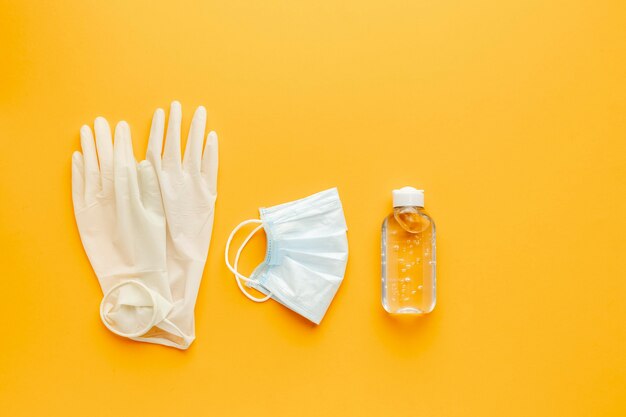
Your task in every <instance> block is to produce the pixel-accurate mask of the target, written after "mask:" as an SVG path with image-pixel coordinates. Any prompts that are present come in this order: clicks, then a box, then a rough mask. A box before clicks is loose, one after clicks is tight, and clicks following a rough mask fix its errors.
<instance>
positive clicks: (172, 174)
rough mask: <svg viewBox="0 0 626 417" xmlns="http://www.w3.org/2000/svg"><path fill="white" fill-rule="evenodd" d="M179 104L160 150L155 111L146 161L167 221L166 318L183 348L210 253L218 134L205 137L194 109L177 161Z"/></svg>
mask: <svg viewBox="0 0 626 417" xmlns="http://www.w3.org/2000/svg"><path fill="white" fill-rule="evenodd" d="M181 118H182V112H181V106H180V103H178V102H176V101H175V102H173V103H172V105H171V107H170V116H169V121H168V126H167V136H166V139H165V150H164V151H163V157H162V158H161V150H162V149H163V133H164V129H165V114H164V112H163V110H162V109H157V110H156V111H155V113H154V117H153V119H152V127H151V130H150V140H149V143H148V151H147V155H146V159H147V160H148V161H150V162H151V163H152V165H153V166H154V168H155V170H156V173H157V177H158V180H159V184H160V186H161V196H162V198H163V206H164V208H165V217H166V219H167V250H166V253H167V271H168V276H169V282H170V289H171V291H172V300H173V301H174V306H173V309H172V312H171V313H170V314H169V316H168V320H169V321H170V322H171V323H172V324H173V325H175V326H176V327H177V328H178V330H179V333H178V334H179V336H181V337H182V339H183V340H181V341H180V342H179V345H178V346H177V347H179V348H183V349H184V348H187V347H188V346H189V345H190V344H191V342H192V341H193V340H194V338H195V325H194V307H195V304H196V298H197V296H198V289H199V287H200V281H201V279H202V272H203V271H204V265H205V263H206V258H207V255H208V251H209V243H210V241H211V232H212V230H213V216H214V207H215V199H216V197H217V135H216V134H215V132H210V133H209V134H208V135H207V142H206V147H205V149H204V153H203V152H202V144H203V142H204V132H205V126H206V110H205V109H204V107H202V106H201V107H198V109H197V110H196V113H195V114H194V117H193V120H192V122H191V128H190V129H189V137H188V140H187V147H186V149H185V157H184V160H183V161H182V163H181V151H180V148H181V145H180V127H181V126H180V125H181Z"/></svg>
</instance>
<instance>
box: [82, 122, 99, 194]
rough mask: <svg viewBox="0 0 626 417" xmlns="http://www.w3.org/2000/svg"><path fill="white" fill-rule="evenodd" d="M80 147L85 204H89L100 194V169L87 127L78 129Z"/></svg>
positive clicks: (91, 136) (89, 130)
mask: <svg viewBox="0 0 626 417" xmlns="http://www.w3.org/2000/svg"><path fill="white" fill-rule="evenodd" d="M80 146H81V148H82V149H83V161H84V163H85V202H86V204H91V203H92V202H94V201H95V200H96V195H97V194H98V192H100V169H99V168H98V156H97V155H96V146H95V144H94V140H93V134H92V132H91V128H90V127H89V126H87V125H84V126H83V127H81V128H80Z"/></svg>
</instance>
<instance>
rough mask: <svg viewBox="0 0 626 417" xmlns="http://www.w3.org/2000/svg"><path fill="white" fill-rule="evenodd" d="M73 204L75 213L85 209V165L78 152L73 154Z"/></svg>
mask: <svg viewBox="0 0 626 417" xmlns="http://www.w3.org/2000/svg"><path fill="white" fill-rule="evenodd" d="M72 202H73V203H74V211H78V210H81V209H83V208H84V207H85V163H84V161H83V155H82V154H81V153H80V152H78V151H76V152H74V154H72Z"/></svg>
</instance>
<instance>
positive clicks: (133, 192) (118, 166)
mask: <svg viewBox="0 0 626 417" xmlns="http://www.w3.org/2000/svg"><path fill="white" fill-rule="evenodd" d="M113 153H114V162H113V172H114V176H115V195H116V197H117V200H118V201H117V202H118V204H132V203H133V202H135V201H139V186H138V183H137V163H136V161H135V157H134V156H133V145H132V142H131V139H130V128H129V127H128V124H127V123H126V122H123V121H122V122H119V123H118V124H117V126H116V127H115V143H114V144H113Z"/></svg>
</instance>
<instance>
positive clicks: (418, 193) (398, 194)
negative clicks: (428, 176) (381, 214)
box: [393, 187, 424, 207]
mask: <svg viewBox="0 0 626 417" xmlns="http://www.w3.org/2000/svg"><path fill="white" fill-rule="evenodd" d="M393 206H394V207H403V206H405V207H410V206H416V207H424V190H416V189H415V188H413V187H402V188H400V189H399V190H393Z"/></svg>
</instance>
